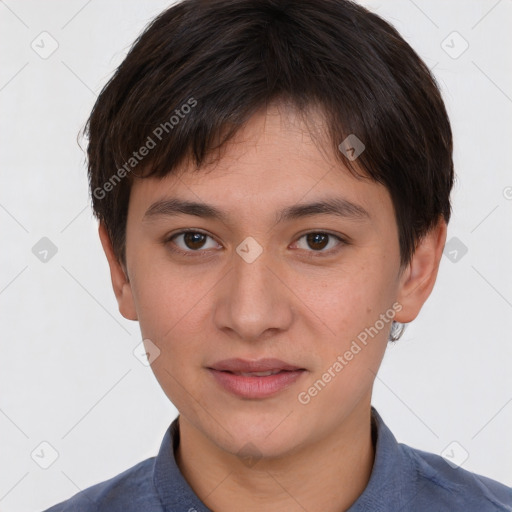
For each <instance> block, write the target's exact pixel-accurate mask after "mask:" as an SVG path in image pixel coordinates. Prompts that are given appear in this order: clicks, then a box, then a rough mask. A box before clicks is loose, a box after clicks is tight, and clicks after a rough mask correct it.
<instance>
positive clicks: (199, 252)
mask: <svg viewBox="0 0 512 512" xmlns="http://www.w3.org/2000/svg"><path fill="white" fill-rule="evenodd" d="M186 233H198V234H201V235H205V236H207V237H209V238H211V239H212V240H213V237H212V236H210V235H209V234H208V233H205V232H203V231H200V230H198V229H183V230H181V231H179V232H177V233H173V234H172V235H170V236H168V237H166V239H165V240H164V244H165V245H170V244H169V243H170V242H172V241H173V240H174V239H175V238H177V237H178V236H180V235H183V234H186ZM311 234H315V235H316V234H320V235H327V236H329V237H332V238H336V239H337V240H338V242H340V243H339V244H338V246H337V247H336V248H334V249H330V250H329V251H313V250H310V251H308V250H306V252H307V253H309V254H308V255H307V256H306V257H307V258H319V257H320V258H321V257H326V256H332V255H333V254H335V253H337V252H338V251H340V250H341V247H342V246H344V245H350V244H349V242H348V241H347V240H346V239H344V238H342V237H341V236H339V235H335V234H333V233H329V232H327V231H309V232H307V233H304V234H302V235H301V236H300V237H299V238H298V239H297V241H298V240H300V239H302V238H304V237H306V236H307V235H311ZM340 246H341V247H340ZM169 250H170V251H172V252H174V253H176V254H180V255H182V256H186V257H207V255H206V254H204V253H205V251H204V250H202V249H198V250H196V251H194V250H189V251H184V250H182V249H176V248H169Z"/></svg>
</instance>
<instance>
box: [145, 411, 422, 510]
mask: <svg viewBox="0 0 512 512" xmlns="http://www.w3.org/2000/svg"><path fill="white" fill-rule="evenodd" d="M371 421H372V439H373V442H374V446H375V460H374V464H373V468H372V472H371V475H370V480H369V482H368V484H367V486H366V488H365V489H364V491H363V493H362V494H361V495H360V496H359V498H358V499H357V501H356V502H355V503H354V504H353V505H352V506H351V507H350V508H349V509H348V511H347V512H363V511H367V510H372V512H380V511H384V510H400V509H402V508H403V509H404V510H406V506H407V505H408V504H409V505H410V503H411V501H412V500H413V499H414V496H415V492H414V491H413V489H414V485H415V478H416V474H415V468H414V464H413V463H412V461H411V460H410V458H409V457H407V455H406V454H405V453H404V452H403V451H402V450H401V449H400V445H399V444H398V442H397V440H396V438H395V437H394V435H393V434H392V432H391V431H390V430H389V428H388V427H387V426H386V424H385V423H384V421H383V420H382V418H381V416H380V415H379V413H378V412H377V410H376V409H375V408H374V407H373V406H372V408H371ZM179 442H180V433H179V416H178V417H177V418H176V419H175V420H174V421H173V422H172V423H171V425H170V426H169V428H168V429H167V431H166V433H165V435H164V438H163V440H162V444H161V446H160V450H159V453H158V455H157V457H156V459H155V465H154V470H153V482H154V485H155V488H156V490H157V492H158V495H159V497H160V501H161V502H162V505H163V507H164V510H165V511H166V512H176V511H178V510H180V511H182V510H189V509H192V510H193V509H195V510H196V511H197V512H210V509H208V508H207V507H206V506H205V505H204V503H202V502H201V500H200V499H199V498H198V496H197V495H196V494H195V493H194V491H193V490H192V488H191V487H190V486H189V484H188V482H187V481H186V480H185V478H184V477H183V475H182V474H181V472H180V470H179V467H178V465H177V464H176V459H175V450H176V448H177V446H178V445H179Z"/></svg>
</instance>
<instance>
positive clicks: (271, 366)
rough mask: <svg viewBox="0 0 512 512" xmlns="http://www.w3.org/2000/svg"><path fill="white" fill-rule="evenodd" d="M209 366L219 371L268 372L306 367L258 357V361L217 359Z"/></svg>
mask: <svg viewBox="0 0 512 512" xmlns="http://www.w3.org/2000/svg"><path fill="white" fill-rule="evenodd" d="M209 368H211V369H213V370H218V371H228V372H244V373H250V372H267V371H271V370H287V371H293V370H304V368H300V367H299V366H295V365H293V364H288V363H285V362H284V361H281V360H280V359H272V358H266V359H258V360H256V361H250V360H247V359H238V358H237V359H223V360H222V361H217V362H216V363H215V364H213V365H211V366H209Z"/></svg>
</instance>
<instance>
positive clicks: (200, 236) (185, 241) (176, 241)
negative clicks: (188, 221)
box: [167, 230, 218, 254]
mask: <svg viewBox="0 0 512 512" xmlns="http://www.w3.org/2000/svg"><path fill="white" fill-rule="evenodd" d="M209 240H210V245H208V241H209ZM167 243H169V244H172V245H175V246H176V247H177V248H176V249H175V248H172V250H173V251H176V252H182V253H188V254H191V253H194V252H200V251H201V250H203V249H215V248H217V247H218V244H217V243H216V242H215V241H214V240H213V238H212V237H211V236H209V235H207V234H206V233H202V232H201V231H192V230H189V231H180V232H179V233H176V234H174V235H173V236H171V237H170V238H169V239H168V240H167Z"/></svg>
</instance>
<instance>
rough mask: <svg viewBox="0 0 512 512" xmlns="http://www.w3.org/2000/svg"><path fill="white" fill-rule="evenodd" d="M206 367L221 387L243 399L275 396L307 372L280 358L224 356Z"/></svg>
mask: <svg viewBox="0 0 512 512" xmlns="http://www.w3.org/2000/svg"><path fill="white" fill-rule="evenodd" d="M207 369H208V371H209V372H210V374H211V376H212V377H213V378H214V380H215V382H216V383H217V384H218V385H220V387H221V388H222V389H224V390H225V391H228V392H229V393H231V394H232V395H235V396H237V397H238V398H242V399H244V400H256V399H258V400H260V399H264V398H270V397H272V396H275V395H277V394H278V393H279V392H281V391H284V390H286V389H287V388H289V387H291V386H293V385H294V384H295V383H296V382H298V381H299V379H301V378H302V376H303V375H305V374H306V373H307V370H306V369H305V368H300V367H299V366H295V365H293V364H290V363H286V362H284V361H281V360H280V359H258V360H257V361H249V360H246V359H225V360H223V361H218V362H217V363H215V364H213V365H212V366H209V367H207Z"/></svg>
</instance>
